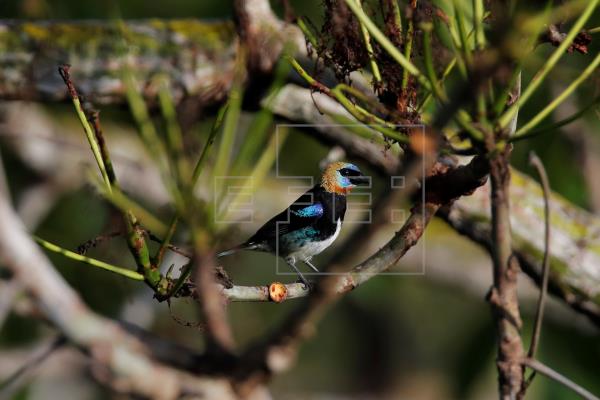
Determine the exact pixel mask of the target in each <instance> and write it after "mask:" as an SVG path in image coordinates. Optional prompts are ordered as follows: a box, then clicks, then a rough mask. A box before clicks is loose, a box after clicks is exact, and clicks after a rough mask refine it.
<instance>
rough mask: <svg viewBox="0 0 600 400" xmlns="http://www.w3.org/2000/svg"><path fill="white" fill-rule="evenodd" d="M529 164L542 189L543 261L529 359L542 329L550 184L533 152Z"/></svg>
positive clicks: (548, 260)
mask: <svg viewBox="0 0 600 400" xmlns="http://www.w3.org/2000/svg"><path fill="white" fill-rule="evenodd" d="M529 164H531V165H532V166H533V167H534V168H535V169H536V171H537V173H538V175H539V177H540V181H541V183H542V189H543V191H544V259H543V261H542V284H541V287H540V297H539V299H538V304H537V312H536V316H535V325H534V327H533V334H532V337H531V345H530V347H529V351H528V353H527V356H528V357H529V358H534V357H535V353H536V350H537V347H538V343H539V339H540V333H541V329H542V320H543V318H544V304H545V300H546V294H547V292H548V276H549V272H550V200H549V196H550V183H549V181H548V174H546V169H545V168H544V164H542V161H541V160H540V158H539V157H538V156H537V155H536V154H535V153H534V152H531V153H529Z"/></svg>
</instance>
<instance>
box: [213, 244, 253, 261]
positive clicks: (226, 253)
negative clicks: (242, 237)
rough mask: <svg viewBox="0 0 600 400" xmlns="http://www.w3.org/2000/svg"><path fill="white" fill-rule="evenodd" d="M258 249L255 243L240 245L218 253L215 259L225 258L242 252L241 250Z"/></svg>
mask: <svg viewBox="0 0 600 400" xmlns="http://www.w3.org/2000/svg"><path fill="white" fill-rule="evenodd" d="M257 248H258V245H257V244H255V243H242V244H240V245H237V246H235V247H232V248H230V249H228V250H223V251H222V252H220V253H217V258H221V257H225V256H230V255H232V254H235V253H237V252H238V251H242V250H256V249H257Z"/></svg>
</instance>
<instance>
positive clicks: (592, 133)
mask: <svg viewBox="0 0 600 400" xmlns="http://www.w3.org/2000/svg"><path fill="white" fill-rule="evenodd" d="M230 3H231V2H229V1H222V0H200V1H198V0H169V1H164V0H153V1H147V0H146V1H142V0H123V1H104V2H100V1H81V0H47V1H45V0H22V1H15V0H2V1H0V17H1V18H17V19H33V20H35V19H64V20H71V19H112V18H116V17H120V18H124V19H140V18H205V19H230V18H231V12H232V6H231V4H230ZM272 3H273V7H274V8H275V9H276V10H277V11H278V12H279V13H280V14H281V13H282V10H283V6H282V4H281V3H279V2H277V1H274V2H272ZM290 4H291V5H292V7H293V9H294V11H295V13H296V14H297V15H305V16H308V17H309V18H310V19H311V20H312V21H313V22H314V23H315V24H316V25H317V26H320V24H321V22H322V18H323V16H322V4H321V2H320V0H291V1H290ZM598 25H600V15H599V13H598V12H596V14H595V15H594V17H593V18H592V19H591V20H590V22H589V26H598ZM599 42H600V37H598V35H595V37H594V40H593V42H592V45H591V47H590V53H592V54H596V53H597V52H598V49H599V47H600V46H599V44H598V43H599ZM550 51H551V48H550V47H549V46H541V47H539V48H538V49H537V50H536V52H535V53H534V55H533V57H531V58H530V59H529V61H528V63H527V64H526V65H525V73H524V77H523V78H524V81H528V80H529V79H531V73H532V71H535V70H536V68H537V67H538V66H539V65H541V63H542V62H543V61H544V60H545V59H546V58H547V55H548V54H549V52H550ZM589 59H590V57H586V56H583V55H581V54H572V55H568V56H565V57H563V59H562V61H561V62H560V64H559V67H558V68H556V69H555V70H554V71H553V72H552V79H547V80H546V83H545V86H544V87H543V89H542V90H539V91H538V94H537V95H536V98H535V99H533V100H532V101H530V102H529V103H528V104H527V105H526V106H525V108H524V109H522V110H521V111H520V113H521V114H520V118H522V119H523V120H526V119H527V118H528V117H529V116H532V115H534V114H535V113H536V111H537V110H539V109H540V108H541V107H542V106H543V105H545V104H546V103H547V102H548V101H550V99H552V97H553V95H554V94H555V93H557V92H559V91H560V90H561V88H562V87H564V85H563V83H565V84H566V83H568V82H569V80H570V79H572V78H573V77H575V76H577V73H578V70H580V69H581V66H583V65H585V63H587V62H589V61H588V60H589ZM0 73H1V72H0ZM599 78H600V76H599V75H598V74H597V73H596V74H595V76H594V77H593V78H592V79H591V80H590V81H589V83H588V84H586V85H584V87H583V88H582V89H581V90H579V91H578V93H577V95H575V96H573V97H572V98H570V99H569V100H568V101H567V102H566V103H565V104H564V106H562V107H561V108H560V109H559V110H558V111H557V112H556V113H555V114H554V115H553V116H552V118H553V119H555V120H559V119H561V118H564V117H565V116H567V115H569V114H571V113H572V112H573V111H574V110H577V109H579V108H580V107H582V106H583V105H585V104H586V103H587V101H589V99H591V98H592V97H593V96H596V95H598V92H599V87H600V84H599ZM38 111H39V112H40V113H42V114H43V115H44V116H45V117H47V118H50V119H51V120H52V121H53V123H54V124H56V126H59V127H61V129H63V130H64V134H65V135H69V134H73V135H80V128H79V126H78V122H77V120H76V116H75V114H74V113H73V111H72V108H71V107H70V106H69V105H66V104H65V105H62V104H58V105H57V104H53V105H43V107H42V108H41V109H40V110H38ZM251 113H252V111H246V112H245V115H244V116H243V118H242V120H241V124H240V125H241V126H240V129H241V130H242V131H243V129H244V126H243V124H244V121H247V120H249V115H250V114H251ZM102 117H103V121H104V125H105V126H104V129H105V131H106V132H107V135H108V137H109V143H110V137H111V136H115V135H119V136H131V137H132V138H135V137H136V131H135V126H134V123H133V121H132V118H131V116H130V115H129V112H128V110H127V109H126V108H125V107H102ZM212 118H213V117H212V116H211V115H210V114H208V113H207V115H206V116H205V117H203V118H202V120H201V122H200V123H199V124H198V125H197V126H195V127H194V128H193V129H192V130H191V131H190V132H188V133H187V134H188V135H195V136H196V141H197V142H198V143H202V142H203V141H204V140H205V138H206V136H207V134H208V130H209V127H210V125H211V121H212ZM10 140H11V139H10V138H7V137H2V136H0V152H1V154H2V158H3V161H4V164H5V170H6V173H7V176H8V181H9V184H10V188H11V192H12V197H13V200H14V201H15V203H16V204H18V203H19V201H20V200H21V199H22V198H23V196H24V195H25V194H26V193H27V192H28V190H29V189H30V188H32V187H34V186H35V185H36V184H37V183H38V182H39V181H40V179H41V177H40V176H39V174H38V173H37V172H36V171H34V170H32V169H30V168H29V167H28V166H27V165H26V163H23V162H22V160H21V159H20V158H19V157H18V156H17V155H16V154H15V153H14V152H13V151H12V148H11V146H10V143H9V141H10ZM31 140H35V138H32V139H31ZM80 140H81V144H82V146H84V145H85V142H84V140H85V139H84V137H83V135H80ZM531 149H535V151H536V152H537V153H538V154H539V155H540V157H541V158H542V160H543V161H544V163H545V165H546V166H547V169H548V173H549V176H550V183H551V186H552V188H553V190H555V191H556V192H558V193H560V194H562V195H563V196H564V197H566V198H567V199H568V200H570V201H572V202H574V203H576V204H578V205H579V206H581V207H584V208H586V209H589V210H590V211H592V212H598V211H599V210H600V193H598V188H597V185H598V183H597V180H598V178H597V177H596V176H595V173H596V171H597V168H594V166H596V167H600V110H599V109H598V107H596V108H592V109H591V110H590V111H589V112H588V113H586V115H585V116H584V117H583V118H582V119H581V120H580V121H578V122H576V123H573V124H571V125H568V126H566V127H564V128H562V129H560V130H557V131H555V132H550V133H548V134H546V135H544V136H542V137H539V138H535V139H533V140H530V141H527V142H520V143H518V145H517V146H516V148H515V153H514V157H513V165H514V166H515V167H516V168H518V169H519V170H521V171H524V172H526V173H531V171H530V169H529V167H528V165H527V154H528V151H529V150H531ZM69 151H70V149H69V148H66V149H65V152H69ZM328 151H329V149H328V148H326V147H324V146H323V145H321V144H320V143H318V142H317V141H315V140H314V139H312V138H310V137H309V136H307V135H305V134H303V133H302V132H299V131H294V130H292V131H291V132H290V135H289V137H288V139H287V141H286V142H285V144H284V145H283V148H282V150H281V154H280V160H284V161H283V162H282V163H281V164H280V168H281V170H280V172H281V173H282V174H285V175H300V176H315V177H317V176H318V175H319V163H320V161H321V160H322V159H323V158H324V157H325V156H326V155H327V153H328ZM73 168H78V166H75V165H74V166H73ZM365 169H366V170H367V171H368V168H365ZM288 184H290V181H288V180H281V179H276V178H275V176H274V174H273V175H272V176H271V177H270V178H269V179H268V180H267V181H266V182H265V184H264V187H262V188H261V190H260V191H258V192H257V194H256V196H255V205H256V209H255V222H254V223H253V224H243V225H240V227H239V228H237V231H236V233H235V237H234V238H233V239H231V240H232V242H235V241H236V240H243V239H245V238H246V237H247V235H248V234H249V233H251V232H252V230H253V229H254V228H256V227H257V226H258V224H260V222H261V221H264V220H266V219H268V218H269V217H270V216H271V215H273V214H274V213H276V212H278V211H279V210H280V209H283V208H284V207H285V206H286V205H287V203H289V202H290V201H292V200H293V199H294V197H295V196H294V195H293V194H292V195H290V194H288V193H287V186H286V185H288ZM383 185H385V182H383V181H379V180H377V179H375V181H374V187H373V189H372V192H373V193H374V195H376V194H377V193H378V192H380V191H381V190H382V188H383ZM42 196H43V194H42ZM141 200H143V199H141ZM153 211H155V212H156V214H157V215H158V216H159V217H161V218H163V219H164V220H165V221H166V220H168V216H169V214H168V212H167V211H168V210H167V209H162V208H160V207H159V208H154V210H153ZM116 215H117V214H116V213H115V212H114V211H113V210H112V209H111V207H110V206H108V205H107V204H106V202H104V201H103V200H102V199H101V197H100V196H99V195H98V194H97V193H95V191H94V190H93V189H92V188H91V187H90V186H88V185H86V186H83V187H78V188H77V189H76V190H72V191H68V192H65V193H62V194H61V195H60V197H59V198H58V199H57V200H56V201H54V203H53V204H52V206H51V207H50V209H49V211H48V214H47V215H45V216H44V217H43V218H41V219H40V221H39V224H37V227H36V228H35V233H36V234H37V235H38V236H40V237H43V238H46V239H48V240H50V241H53V242H55V243H60V244H61V245H62V246H64V247H67V248H72V249H74V248H76V247H77V246H78V245H79V244H81V243H82V242H85V241H86V240H88V239H91V238H93V237H95V236H96V235H98V234H101V233H106V232H110V231H111V230H113V229H114V228H113V227H114V226H115V223H116V222H115V220H116V218H117V217H116ZM0 223H2V221H0ZM360 228H361V227H360V225H359V224H349V225H348V226H346V229H345V232H344V235H342V237H341V238H340V239H339V241H342V240H343V239H344V237H345V236H347V234H348V233H349V232H350V231H351V230H352V229H360ZM394 228H396V229H397V227H393V226H392V227H390V228H389V229H388V230H386V231H382V232H380V235H381V237H380V238H378V239H377V240H378V244H379V245H381V244H383V243H385V241H386V238H389V237H390V235H391V234H392V233H393V231H394ZM178 239H179V240H183V239H184V238H183V237H179V238H178ZM176 242H177V240H176ZM229 244H231V243H229ZM422 252H425V254H426V264H425V265H424V266H423V265H421V264H420V260H421V254H422ZM333 253H335V249H331V250H329V251H327V252H325V254H323V255H322V256H321V257H320V258H319V260H318V264H320V265H325V264H326V263H327V259H328V258H329V257H330V256H331V254H333ZM90 254H91V255H92V256H96V257H99V258H102V259H107V260H111V261H113V262H116V263H119V264H125V265H131V264H132V261H131V260H130V259H129V257H128V254H127V252H126V249H125V246H124V245H123V244H122V243H121V241H119V240H114V241H112V242H110V243H109V244H104V245H101V246H99V247H98V248H97V249H94V250H92V252H91V253H90ZM365 256H366V254H365ZM50 257H51V259H52V260H53V262H54V264H55V265H56V267H57V268H58V269H59V271H60V272H61V274H63V275H64V276H65V277H66V279H67V280H68V281H69V283H70V284H71V285H73V287H74V288H75V289H76V290H77V291H78V293H79V294H80V295H81V296H82V297H83V298H84V299H85V301H86V302H87V303H88V304H89V305H90V307H91V308H93V309H94V310H95V311H97V312H99V313H101V314H104V315H107V316H110V317H113V318H119V319H123V320H127V321H130V322H133V323H136V324H138V325H141V326H143V327H145V328H146V329H149V330H151V331H153V332H155V333H156V334H157V335H159V336H161V337H164V338H168V339H171V340H174V341H177V342H180V343H183V344H186V345H187V346H190V347H192V348H201V342H202V340H201V336H202V330H201V328H199V327H197V326H195V325H194V324H193V322H194V321H196V320H197V310H196V307H195V305H194V304H192V303H190V302H186V301H181V300H179V301H175V302H174V304H173V305H172V307H171V309H169V308H168V307H167V305H166V304H165V303H162V304H158V303H156V302H155V301H153V300H152V294H151V292H150V290H148V289H146V288H145V287H144V286H143V285H141V284H137V283H132V282H129V281H126V280H125V279H122V278H120V277H117V276H115V275H112V274H109V273H105V272H103V271H99V270H95V269H93V268H91V267H86V266H83V265H80V264H77V263H74V262H71V261H69V260H65V259H64V258H62V257H60V256H55V255H52V254H50ZM357 261H360V260H357ZM173 262H180V260H177V259H173ZM225 265H226V268H227V270H228V271H230V272H231V274H232V276H233V277H234V279H235V280H236V281H238V282H240V283H247V284H250V283H253V282H262V283H265V282H270V281H272V280H273V279H275V278H276V277H277V276H276V275H275V259H274V258H273V257H271V256H268V255H253V254H242V255H240V256H236V257H232V258H230V259H227V260H225ZM422 268H424V269H423V271H424V272H425V273H424V274H414V275H408V274H399V275H394V276H382V277H378V278H375V279H372V280H371V281H370V282H368V283H367V284H365V285H364V286H362V287H360V288H359V289H358V290H356V291H354V292H352V293H350V294H349V295H347V296H345V297H344V298H343V299H342V300H341V301H339V302H338V303H336V304H335V305H334V307H333V308H332V309H331V310H330V311H329V313H328V314H327V316H326V317H325V318H324V319H323V321H322V322H321V323H320V324H319V325H318V331H317V332H316V335H314V337H313V338H312V339H310V340H309V341H308V342H306V344H305V345H304V346H303V347H302V348H301V351H300V354H299V359H298V363H297V366H296V367H295V368H293V369H291V370H290V371H289V372H287V373H285V374H283V375H280V376H277V377H276V378H275V380H274V381H273V383H272V385H271V387H272V390H273V394H274V398H276V399H353V398H356V399H358V398H360V399H365V398H366V399H368V398H373V399H375V398H389V399H488V398H489V399H493V398H496V397H497V394H496V387H497V386H496V370H495V363H494V361H495V333H494V327H493V321H492V318H491V312H490V307H489V305H488V304H487V303H486V302H485V301H484V296H485V293H486V291H487V289H488V288H489V285H490V284H491V261H490V260H489V258H488V257H487V256H486V254H485V253H484V252H483V251H482V250H481V249H480V248H479V247H477V246H475V245H474V244H472V243H470V242H469V241H467V240H465V239H463V238H461V237H459V236H458V235H457V234H456V233H454V232H453V231H451V230H450V229H449V228H448V227H446V226H445V225H444V223H443V222H441V221H435V222H434V223H433V224H431V226H430V227H429V228H428V231H427V234H426V244H425V245H424V246H423V245H420V246H418V247H417V248H415V249H413V250H411V252H410V253H409V255H408V256H407V257H406V258H405V259H403V260H402V261H401V263H400V265H398V266H397V267H396V269H395V271H398V272H404V271H413V272H414V271H421V269H422ZM599 268H600V266H599ZM456 271H461V273H457V272H456ZM465 271H466V272H465ZM279 278H280V279H287V280H292V279H293V278H292V277H290V276H282V277H279ZM520 295H521V302H522V312H523V319H524V323H525V326H524V335H523V337H524V338H526V342H527V343H528V339H527V338H529V333H530V330H531V324H532V320H533V313H534V310H535V308H534V307H535V299H536V296H537V290H536V288H535V287H534V285H533V284H532V283H531V282H530V281H529V279H528V278H527V277H525V276H523V278H522V279H521V286H520ZM293 307H295V303H294V302H293V301H290V302H286V303H284V304H281V305H275V304H271V303H264V304H262V303H234V304H231V305H230V307H229V309H230V319H231V321H232V323H233V326H234V331H235V333H236V338H237V340H238V342H239V343H240V344H244V343H248V342H250V341H251V340H252V339H254V338H257V337H259V336H260V335H261V334H263V333H264V332H266V331H268V330H269V329H270V328H271V327H272V326H274V325H275V324H276V323H278V322H279V321H280V320H281V319H282V317H283V316H284V315H285V314H286V313H288V312H289V311H290V310H291V309H292V308H293ZM184 322H192V323H191V324H187V325H191V326H186V324H185V323H184ZM54 335H55V332H54V331H53V329H52V328H51V327H49V326H48V325H46V324H45V323H43V322H41V321H38V320H35V319H32V318H29V317H27V316H22V315H20V313H19V312H18V307H17V308H16V310H15V312H13V313H11V314H10V315H9V317H8V318H7V320H6V321H5V323H4V325H3V326H1V330H0V378H1V377H3V376H7V375H8V374H9V373H11V372H12V371H14V370H15V369H16V368H18V367H19V365H21V364H22V363H23V362H25V361H26V360H27V359H28V355H29V354H30V353H31V351H32V350H35V349H36V348H37V347H38V346H40V345H41V344H43V343H46V342H47V340H48V339H49V338H52V337H54ZM539 358H540V359H541V360H542V361H544V362H547V363H548V364H549V365H551V366H553V367H554V368H555V369H557V370H558V371H560V372H562V373H564V374H565V375H567V376H568V377H570V378H572V379H573V380H575V381H576V382H578V383H580V384H581V385H583V386H584V387H586V388H588V389H590V390H591V391H592V392H595V393H600V335H599V332H598V328H597V327H595V326H593V325H592V324H590V323H589V322H588V321H587V320H586V319H585V318H584V317H582V316H580V315H577V314H576V313H574V312H572V311H571V310H570V309H568V308H567V307H566V306H564V305H562V304H560V303H559V302H557V301H554V300H553V299H551V300H550V305H549V307H548V311H547V317H546V320H545V322H544V330H543V333H542V338H541V345H540V350H539ZM84 365H85V364H84V363H83V362H82V361H81V360H80V357H78V356H77V354H76V352H75V351H73V352H72V353H69V351H62V350H61V353H60V354H58V355H56V356H55V357H51V358H50V359H48V360H47V361H45V362H44V363H43V364H41V365H40V366H38V368H37V369H36V371H35V372H34V373H33V374H32V375H31V376H29V377H28V379H27V381H26V382H25V384H24V385H23V386H22V388H20V389H19V390H18V391H17V392H16V393H13V396H14V398H15V399H54V398H56V399H59V398H77V399H102V398H111V397H112V396H114V394H112V393H110V392H108V391H106V390H105V389H103V388H102V387H100V386H98V385H97V384H96V383H95V382H94V381H93V379H92V378H91V376H90V375H89V373H87V372H86V369H85V368H84V367H83V366H84ZM528 398H530V399H575V398H577V397H576V396H575V395H574V394H573V393H571V392H569V391H568V390H567V389H565V388H564V387H562V386H560V385H558V384H556V383H554V382H551V381H550V380H548V379H546V378H544V377H538V378H536V380H535V382H534V383H533V386H532V388H531V390H530V393H529V394H528Z"/></svg>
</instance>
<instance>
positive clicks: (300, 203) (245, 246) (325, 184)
mask: <svg viewBox="0 0 600 400" xmlns="http://www.w3.org/2000/svg"><path fill="white" fill-rule="evenodd" d="M368 182H369V178H368V177H366V176H364V175H363V174H362V172H361V171H360V169H359V168H358V167H357V166H356V165H354V164H351V163H347V162H342V161H337V162H333V163H330V164H329V165H327V167H326V168H325V170H324V172H323V175H322V177H321V181H320V182H319V183H317V184H316V185H315V186H313V187H312V188H311V189H309V190H308V191H306V192H305V193H304V194H303V195H302V196H300V197H299V198H298V199H297V200H296V201H294V203H292V204H291V205H290V206H289V207H288V208H286V209H285V210H283V211H282V212H280V213H279V214H277V215H275V216H274V217H273V218H271V219H270V220H268V221H267V222H266V223H265V224H264V225H263V226H262V227H261V228H259V229H258V230H257V231H256V233H254V235H252V236H251V237H250V238H249V239H248V240H246V241H245V242H243V243H241V244H239V245H237V246H235V247H233V248H230V249H228V250H224V251H221V252H220V253H218V254H217V258H221V257H225V256H228V255H231V254H234V253H237V252H239V251H243V250H251V251H259V252H267V253H271V254H274V255H276V256H279V257H281V258H283V259H284V260H285V262H286V263H287V264H288V265H289V266H290V267H291V269H292V270H293V271H294V272H295V273H296V274H297V275H298V278H299V280H300V281H301V282H302V283H303V284H304V287H305V288H310V284H309V282H308V280H307V279H306V278H305V277H304V275H303V274H302V273H301V272H300V270H299V269H298V266H297V263H298V262H302V263H304V264H306V265H307V266H308V267H310V268H311V269H312V270H313V271H315V272H316V273H319V270H318V269H317V267H315V266H314V264H313V263H312V261H311V260H312V258H313V257H314V256H316V255H317V254H320V253H321V252H323V251H324V250H325V249H327V248H328V247H329V246H331V244H332V243H333V242H334V241H335V240H336V239H337V237H338V235H339V234H340V230H341V228H342V223H343V222H344V215H345V214H346V196H347V195H348V194H349V193H350V191H351V190H352V189H354V188H355V187H356V186H357V185H362V184H366V183H368Z"/></svg>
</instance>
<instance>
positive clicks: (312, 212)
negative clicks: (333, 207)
mask: <svg viewBox="0 0 600 400" xmlns="http://www.w3.org/2000/svg"><path fill="white" fill-rule="evenodd" d="M290 211H291V212H292V214H294V215H296V216H298V217H306V218H308V217H312V218H314V217H320V216H322V215H323V205H322V204H321V203H315V204H312V205H310V206H307V207H304V208H300V209H298V210H290Z"/></svg>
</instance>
